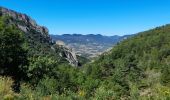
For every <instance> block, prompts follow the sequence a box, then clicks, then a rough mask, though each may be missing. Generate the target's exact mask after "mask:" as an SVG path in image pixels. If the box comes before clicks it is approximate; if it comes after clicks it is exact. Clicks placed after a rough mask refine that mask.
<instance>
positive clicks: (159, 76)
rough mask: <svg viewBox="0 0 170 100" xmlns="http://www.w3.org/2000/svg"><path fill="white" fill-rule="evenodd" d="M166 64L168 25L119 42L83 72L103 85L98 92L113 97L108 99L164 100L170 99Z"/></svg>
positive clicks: (169, 41) (169, 49)
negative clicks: (103, 90)
mask: <svg viewBox="0 0 170 100" xmlns="http://www.w3.org/2000/svg"><path fill="white" fill-rule="evenodd" d="M169 60H170V25H164V26H161V27H157V28H155V29H151V30H148V31H144V32H141V33H138V34H137V35H135V36H133V37H131V38H128V39H126V40H124V41H122V42H120V43H119V44H118V45H116V46H114V48H112V50H111V51H110V52H107V53H104V54H102V55H101V56H100V57H99V58H98V59H97V60H95V61H94V62H93V63H91V64H89V65H87V66H86V72H87V73H88V74H89V75H90V76H91V75H92V77H93V78H94V79H99V80H101V81H103V82H102V84H101V86H99V88H98V89H99V90H98V92H100V88H106V91H105V92H107V91H110V92H111V91H112V92H113V93H115V94H112V95H110V99H111V98H112V96H114V97H115V98H114V99H118V100H120V99H126V100H149V99H150V98H152V99H153V100H164V99H168V98H169V97H170V93H169V92H168V93H167V92H166V91H170V87H169V86H170V76H169V73H170V63H169ZM96 92H97V91H96ZM103 93H104V92H103ZM166 93H167V94H166ZM101 98H102V97H101ZM107 98H109V97H107ZM102 99H106V98H102Z"/></svg>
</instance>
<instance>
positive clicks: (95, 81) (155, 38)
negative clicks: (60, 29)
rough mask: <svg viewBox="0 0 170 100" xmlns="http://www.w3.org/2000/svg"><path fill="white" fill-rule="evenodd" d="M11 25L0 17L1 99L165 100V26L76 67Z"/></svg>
mask: <svg viewBox="0 0 170 100" xmlns="http://www.w3.org/2000/svg"><path fill="white" fill-rule="evenodd" d="M11 20H12V21H14V20H13V19H11V18H10V17H0V75H1V77H0V98H2V99H5V100H12V99H16V100H18V99H19V100H25V99H26V100H42V99H45V100H58V99H59V100H70V99H73V100H77V99H78V100H79V99H80V100H83V99H84V100H86V99H88V100H89V99H92V100H93V99H94V100H114V99H118V100H119V99H122V100H128V99H130V100H138V99H139V100H150V99H151V100H152V99H154V100H161V99H163V100H168V99H170V76H169V75H170V63H169V61H170V25H166V26H162V27H158V28H155V29H152V30H149V31H145V32H142V33H138V34H137V35H136V36H134V37H131V38H129V39H126V40H124V41H122V42H120V43H118V44H117V45H116V46H115V47H114V48H113V49H112V50H111V51H110V52H107V53H105V54H103V55H101V56H100V57H99V58H98V59H96V60H95V61H94V62H92V63H89V64H85V65H84V66H83V67H81V68H76V67H72V66H70V65H69V64H68V63H67V61H64V59H63V58H61V57H60V56H59V54H58V52H59V51H58V49H57V50H56V48H55V46H53V47H54V49H55V50H53V49H51V46H52V44H51V43H50V42H47V41H44V40H43V39H41V38H43V37H39V36H37V35H38V33H36V32H35V31H34V30H32V31H30V34H29V35H25V34H26V33H24V32H22V31H21V30H19V29H18V28H17V27H16V26H15V24H8V22H9V21H11ZM81 59H82V62H84V61H83V59H84V58H81Z"/></svg>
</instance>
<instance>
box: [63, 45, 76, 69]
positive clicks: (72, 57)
mask: <svg viewBox="0 0 170 100" xmlns="http://www.w3.org/2000/svg"><path fill="white" fill-rule="evenodd" d="M63 49H64V50H63V51H64V56H65V57H66V60H67V61H68V62H69V63H70V64H71V65H72V66H76V67H78V63H79V62H78V60H77V56H76V53H75V52H74V51H73V50H72V49H71V48H68V47H63Z"/></svg>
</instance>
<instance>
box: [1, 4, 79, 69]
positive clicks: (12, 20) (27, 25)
mask: <svg viewBox="0 0 170 100" xmlns="http://www.w3.org/2000/svg"><path fill="white" fill-rule="evenodd" d="M0 16H5V17H9V20H8V24H9V25H10V24H12V25H15V26H16V27H18V28H19V29H20V30H22V31H23V32H24V33H25V37H26V38H27V41H28V42H29V44H32V45H31V48H34V51H35V50H37V53H38V52H41V50H44V48H43V49H42V48H41V49H40V46H39V45H40V44H42V45H43V46H44V45H46V44H47V47H48V48H50V47H51V48H50V49H52V50H53V51H56V50H55V49H54V45H52V44H53V43H52V39H51V38H50V36H49V31H48V29H47V28H46V27H44V26H39V25H38V24H37V23H36V22H35V21H34V20H33V19H31V18H30V17H29V16H27V15H26V14H21V13H18V12H15V11H13V10H9V9H6V8H3V7H0ZM58 43H59V44H60V45H59V49H60V50H59V51H57V52H56V53H57V54H60V55H61V56H62V57H63V58H65V59H66V60H67V61H68V62H69V63H70V64H71V65H72V66H78V60H77V57H76V54H75V53H74V52H73V50H72V49H70V48H68V47H65V46H64V42H61V41H58ZM39 49H40V51H39ZM44 51H45V50H44Z"/></svg>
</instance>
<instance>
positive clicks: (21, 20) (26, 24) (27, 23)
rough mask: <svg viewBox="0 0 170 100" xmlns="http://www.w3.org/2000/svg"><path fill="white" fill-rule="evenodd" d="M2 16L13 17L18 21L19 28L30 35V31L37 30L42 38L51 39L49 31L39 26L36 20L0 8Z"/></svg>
mask: <svg viewBox="0 0 170 100" xmlns="http://www.w3.org/2000/svg"><path fill="white" fill-rule="evenodd" d="M0 16H9V17H12V18H13V19H14V20H17V21H18V23H17V24H16V25H17V27H18V28H20V29H21V30H22V31H24V32H25V33H29V31H30V30H35V31H36V32H38V33H41V35H42V37H45V38H46V39H48V40H49V39H50V36H49V35H48V33H49V31H48V29H47V28H46V27H44V26H39V25H38V24H37V23H36V21H35V20H33V19H31V18H30V17H29V16H27V15H26V14H22V13H18V12H15V11H13V10H10V9H7V8H4V7H0Z"/></svg>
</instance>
